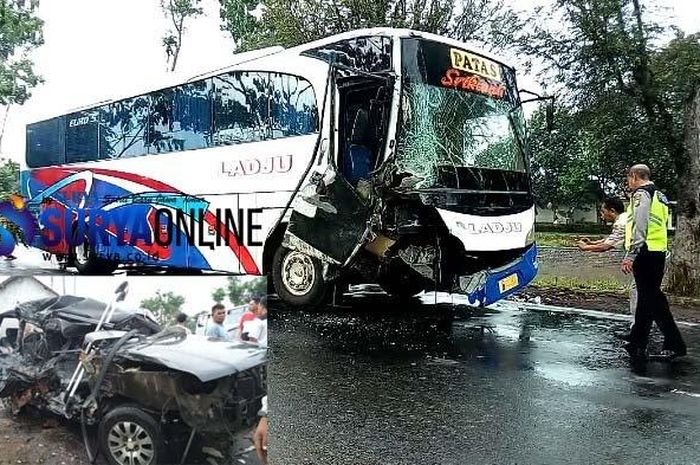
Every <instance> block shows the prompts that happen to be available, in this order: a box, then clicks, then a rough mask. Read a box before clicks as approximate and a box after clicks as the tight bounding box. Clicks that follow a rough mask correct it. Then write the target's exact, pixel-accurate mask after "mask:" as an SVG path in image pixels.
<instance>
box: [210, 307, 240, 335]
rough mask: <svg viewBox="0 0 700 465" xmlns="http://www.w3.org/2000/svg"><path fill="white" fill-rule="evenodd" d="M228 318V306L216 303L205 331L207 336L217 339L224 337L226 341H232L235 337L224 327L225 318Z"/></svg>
mask: <svg viewBox="0 0 700 465" xmlns="http://www.w3.org/2000/svg"><path fill="white" fill-rule="evenodd" d="M225 319H226V307H224V306H223V305H222V304H215V305H214V306H213V307H212V308H211V320H210V321H209V324H208V325H207V330H206V332H205V333H204V335H205V336H208V337H215V338H217V339H223V340H224V341H230V340H232V339H233V338H232V337H231V335H230V334H229V333H228V332H227V331H226V329H224V320H225Z"/></svg>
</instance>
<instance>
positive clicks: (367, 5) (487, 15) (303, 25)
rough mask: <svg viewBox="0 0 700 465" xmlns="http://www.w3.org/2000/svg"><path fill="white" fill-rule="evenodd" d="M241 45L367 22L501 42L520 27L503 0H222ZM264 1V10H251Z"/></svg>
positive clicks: (305, 38)
mask: <svg viewBox="0 0 700 465" xmlns="http://www.w3.org/2000/svg"><path fill="white" fill-rule="evenodd" d="M219 1H220V4H221V10H220V11H221V18H222V20H223V22H224V26H223V28H224V29H225V30H227V31H229V32H230V33H231V35H232V36H233V39H234V40H235V41H236V43H237V45H238V49H239V50H251V49H256V48H261V47H266V46H270V45H282V46H285V47H289V46H294V45H298V44H301V43H304V42H309V41H312V40H316V39H320V38H322V37H327V36H329V35H333V34H338V33H340V32H346V31H350V30H353V29H360V28H366V27H380V26H384V27H399V28H403V27H405V28H411V29H417V30H422V31H428V32H433V33H437V34H441V35H446V36H449V37H453V38H456V39H482V40H485V39H488V43H489V44H490V45H492V46H498V45H500V44H502V43H504V42H505V41H506V39H508V40H509V39H510V37H511V36H512V35H513V34H514V32H515V31H516V30H517V29H518V27H519V23H518V19H517V17H516V15H515V14H514V13H513V12H512V11H511V10H510V9H509V8H506V2H505V1H504V0H470V1H467V0H462V1H457V2H455V1H454V0H422V1H417V2H408V1H406V0H380V1H375V2H370V1H363V0H263V1H262V2H257V1H251V0H219ZM259 3H260V4H261V5H262V9H263V13H262V16H261V17H260V18H259V19H257V18H255V17H254V16H253V15H252V14H251V12H252V11H253V10H255V9H257V8H258V4H259Z"/></svg>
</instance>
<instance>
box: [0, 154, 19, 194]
mask: <svg viewBox="0 0 700 465" xmlns="http://www.w3.org/2000/svg"><path fill="white" fill-rule="evenodd" d="M18 192H19V164H17V163H16V162H14V161H12V160H3V159H0V200H4V199H7V197H8V196H9V195H10V194H17V193H18Z"/></svg>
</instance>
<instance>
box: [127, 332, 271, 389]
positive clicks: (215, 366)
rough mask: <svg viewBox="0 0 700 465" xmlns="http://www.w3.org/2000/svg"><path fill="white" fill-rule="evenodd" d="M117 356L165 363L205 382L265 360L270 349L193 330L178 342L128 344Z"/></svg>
mask: <svg viewBox="0 0 700 465" xmlns="http://www.w3.org/2000/svg"><path fill="white" fill-rule="evenodd" d="M118 357H123V358H127V359H130V360H134V361H143V362H150V363H156V364H160V365H164V366H166V367H168V368H170V369H173V370H178V371H184V372H185V373H190V374H192V375H194V376H196V377H197V378H199V380H200V381H202V382H205V383H206V382H207V381H211V380H214V379H217V378H223V377H225V376H229V375H232V374H235V373H239V372H242V371H245V370H248V369H250V368H253V367H255V366H257V365H262V364H265V363H266V362H267V350H266V349H263V348H259V347H257V346H254V345H251V344H246V343H241V342H226V341H217V340H211V339H210V338H208V337H206V336H198V335H194V334H190V335H188V336H187V337H186V338H184V339H182V340H179V341H177V342H172V341H168V342H157V343H153V344H144V343H139V344H134V345H129V346H125V347H123V348H122V349H120V350H119V353H118Z"/></svg>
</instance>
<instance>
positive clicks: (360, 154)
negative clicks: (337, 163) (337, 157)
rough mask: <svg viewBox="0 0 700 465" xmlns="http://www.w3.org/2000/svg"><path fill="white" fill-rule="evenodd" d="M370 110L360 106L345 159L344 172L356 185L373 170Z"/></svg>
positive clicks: (351, 182) (349, 180)
mask: <svg viewBox="0 0 700 465" xmlns="http://www.w3.org/2000/svg"><path fill="white" fill-rule="evenodd" d="M370 129H371V128H370V127H369V112H368V111H367V110H365V109H364V108H358V110H357V112H356V113H355V118H354V121H353V125H352V131H351V133H350V143H349V145H348V150H347V153H346V154H345V157H344V160H343V173H344V175H345V178H346V179H347V180H348V182H349V183H350V184H352V185H353V186H356V185H357V183H358V181H359V180H360V179H367V178H368V177H369V173H370V171H371V170H372V166H371V160H372V153H371V151H370V149H369V147H368V142H369V134H370Z"/></svg>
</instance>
